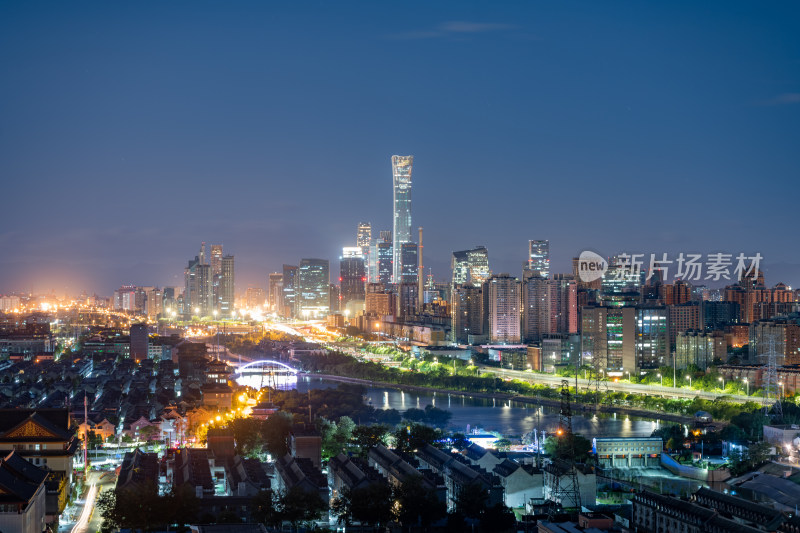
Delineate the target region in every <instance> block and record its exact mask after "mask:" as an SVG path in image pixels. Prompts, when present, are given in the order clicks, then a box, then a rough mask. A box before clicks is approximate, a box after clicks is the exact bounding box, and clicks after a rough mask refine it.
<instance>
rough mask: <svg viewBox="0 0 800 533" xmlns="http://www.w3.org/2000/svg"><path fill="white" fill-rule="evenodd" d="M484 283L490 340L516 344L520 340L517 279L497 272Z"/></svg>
mask: <svg viewBox="0 0 800 533" xmlns="http://www.w3.org/2000/svg"><path fill="white" fill-rule="evenodd" d="M486 285H487V286H488V291H489V294H488V303H489V305H488V311H489V340H490V342H492V343H501V344H518V343H519V342H520V331H519V329H520V328H519V325H520V297H519V296H520V295H519V281H518V280H517V278H514V277H511V276H510V275H508V274H498V275H495V276H492V277H491V278H489V280H488V281H487V282H486ZM484 290H485V289H484Z"/></svg>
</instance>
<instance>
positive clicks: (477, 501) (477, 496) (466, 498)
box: [456, 481, 489, 519]
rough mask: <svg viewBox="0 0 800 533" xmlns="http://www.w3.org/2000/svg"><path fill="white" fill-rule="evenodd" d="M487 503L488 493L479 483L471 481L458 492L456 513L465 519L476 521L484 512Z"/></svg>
mask: <svg viewBox="0 0 800 533" xmlns="http://www.w3.org/2000/svg"><path fill="white" fill-rule="evenodd" d="M487 501H489V491H488V490H486V488H484V487H483V485H481V484H480V483H478V482H476V481H473V482H472V483H470V484H468V485H466V486H464V487H462V488H461V490H460V491H458V496H457V497H456V511H458V512H459V513H461V514H463V515H464V516H466V517H467V518H473V519H478V518H480V517H481V515H482V514H483V512H484V511H485V510H486V502H487Z"/></svg>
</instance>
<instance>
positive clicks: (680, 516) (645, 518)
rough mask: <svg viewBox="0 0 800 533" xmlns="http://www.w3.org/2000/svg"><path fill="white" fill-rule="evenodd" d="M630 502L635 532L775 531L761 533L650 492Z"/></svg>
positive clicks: (745, 532)
mask: <svg viewBox="0 0 800 533" xmlns="http://www.w3.org/2000/svg"><path fill="white" fill-rule="evenodd" d="M736 499H737V500H738V499H739V498H736ZM632 503H633V518H632V520H631V522H632V523H631V526H632V527H633V528H634V530H635V531H664V532H667V531H680V532H682V533H758V532H763V531H775V529H771V530H770V529H765V530H762V529H759V528H757V527H753V526H750V525H748V524H746V523H743V522H741V521H737V520H735V519H729V518H726V517H724V516H723V515H722V513H720V512H719V511H718V510H715V509H710V508H707V507H704V506H702V505H699V504H698V503H694V502H691V501H687V500H683V499H680V498H676V497H674V496H665V495H661V494H655V493H652V492H649V491H644V492H640V493H639V494H637V495H636V496H634V497H633V500H632ZM728 516H731V515H728Z"/></svg>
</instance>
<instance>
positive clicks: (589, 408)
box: [298, 372, 726, 426]
mask: <svg viewBox="0 0 800 533" xmlns="http://www.w3.org/2000/svg"><path fill="white" fill-rule="evenodd" d="M298 377H309V378H318V379H325V380H328V381H338V382H341V383H353V384H358V385H368V386H370V387H384V388H388V389H397V390H404V391H418V392H427V393H430V392H434V393H437V394H450V395H457V396H469V397H473V398H486V399H490V400H491V399H494V400H503V401H512V402H519V403H524V404H528V405H537V406H538V405H544V406H548V407H560V406H561V402H560V400H557V399H552V398H539V397H533V396H520V395H516V394H507V393H502V392H498V393H493V392H464V391H458V390H451V389H442V388H437V387H424V386H420V385H402V384H397V383H388V382H384V381H372V380H368V379H361V378H351V377H347V376H337V375H332V374H316V373H309V372H301V373H299V374H298ZM595 407H597V409H595ZM572 411H573V413H574V414H579V415H583V416H585V415H587V414H591V413H593V412H600V413H608V414H614V413H617V414H624V415H628V416H634V417H639V418H649V419H658V420H665V421H668V422H675V423H678V424H687V425H691V424H693V423H694V417H691V416H685V415H678V414H673V413H665V412H663V411H649V410H646V409H637V408H631V407H625V406H616V405H598V406H595V405H589V404H584V403H577V402H575V401H573V402H572ZM715 425H717V426H723V425H726V423H725V422H715Z"/></svg>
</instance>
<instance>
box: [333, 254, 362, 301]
mask: <svg viewBox="0 0 800 533" xmlns="http://www.w3.org/2000/svg"><path fill="white" fill-rule="evenodd" d="M364 263H365V262H364V256H363V255H362V254H361V248H360V247H358V246H356V247H346V248H343V249H342V257H341V258H340V260H339V285H340V287H341V288H340V291H339V309H340V310H345V309H347V304H348V303H349V302H361V303H362V307H363V301H364V298H365V291H366V286H367V274H366V265H365V264H364Z"/></svg>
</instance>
